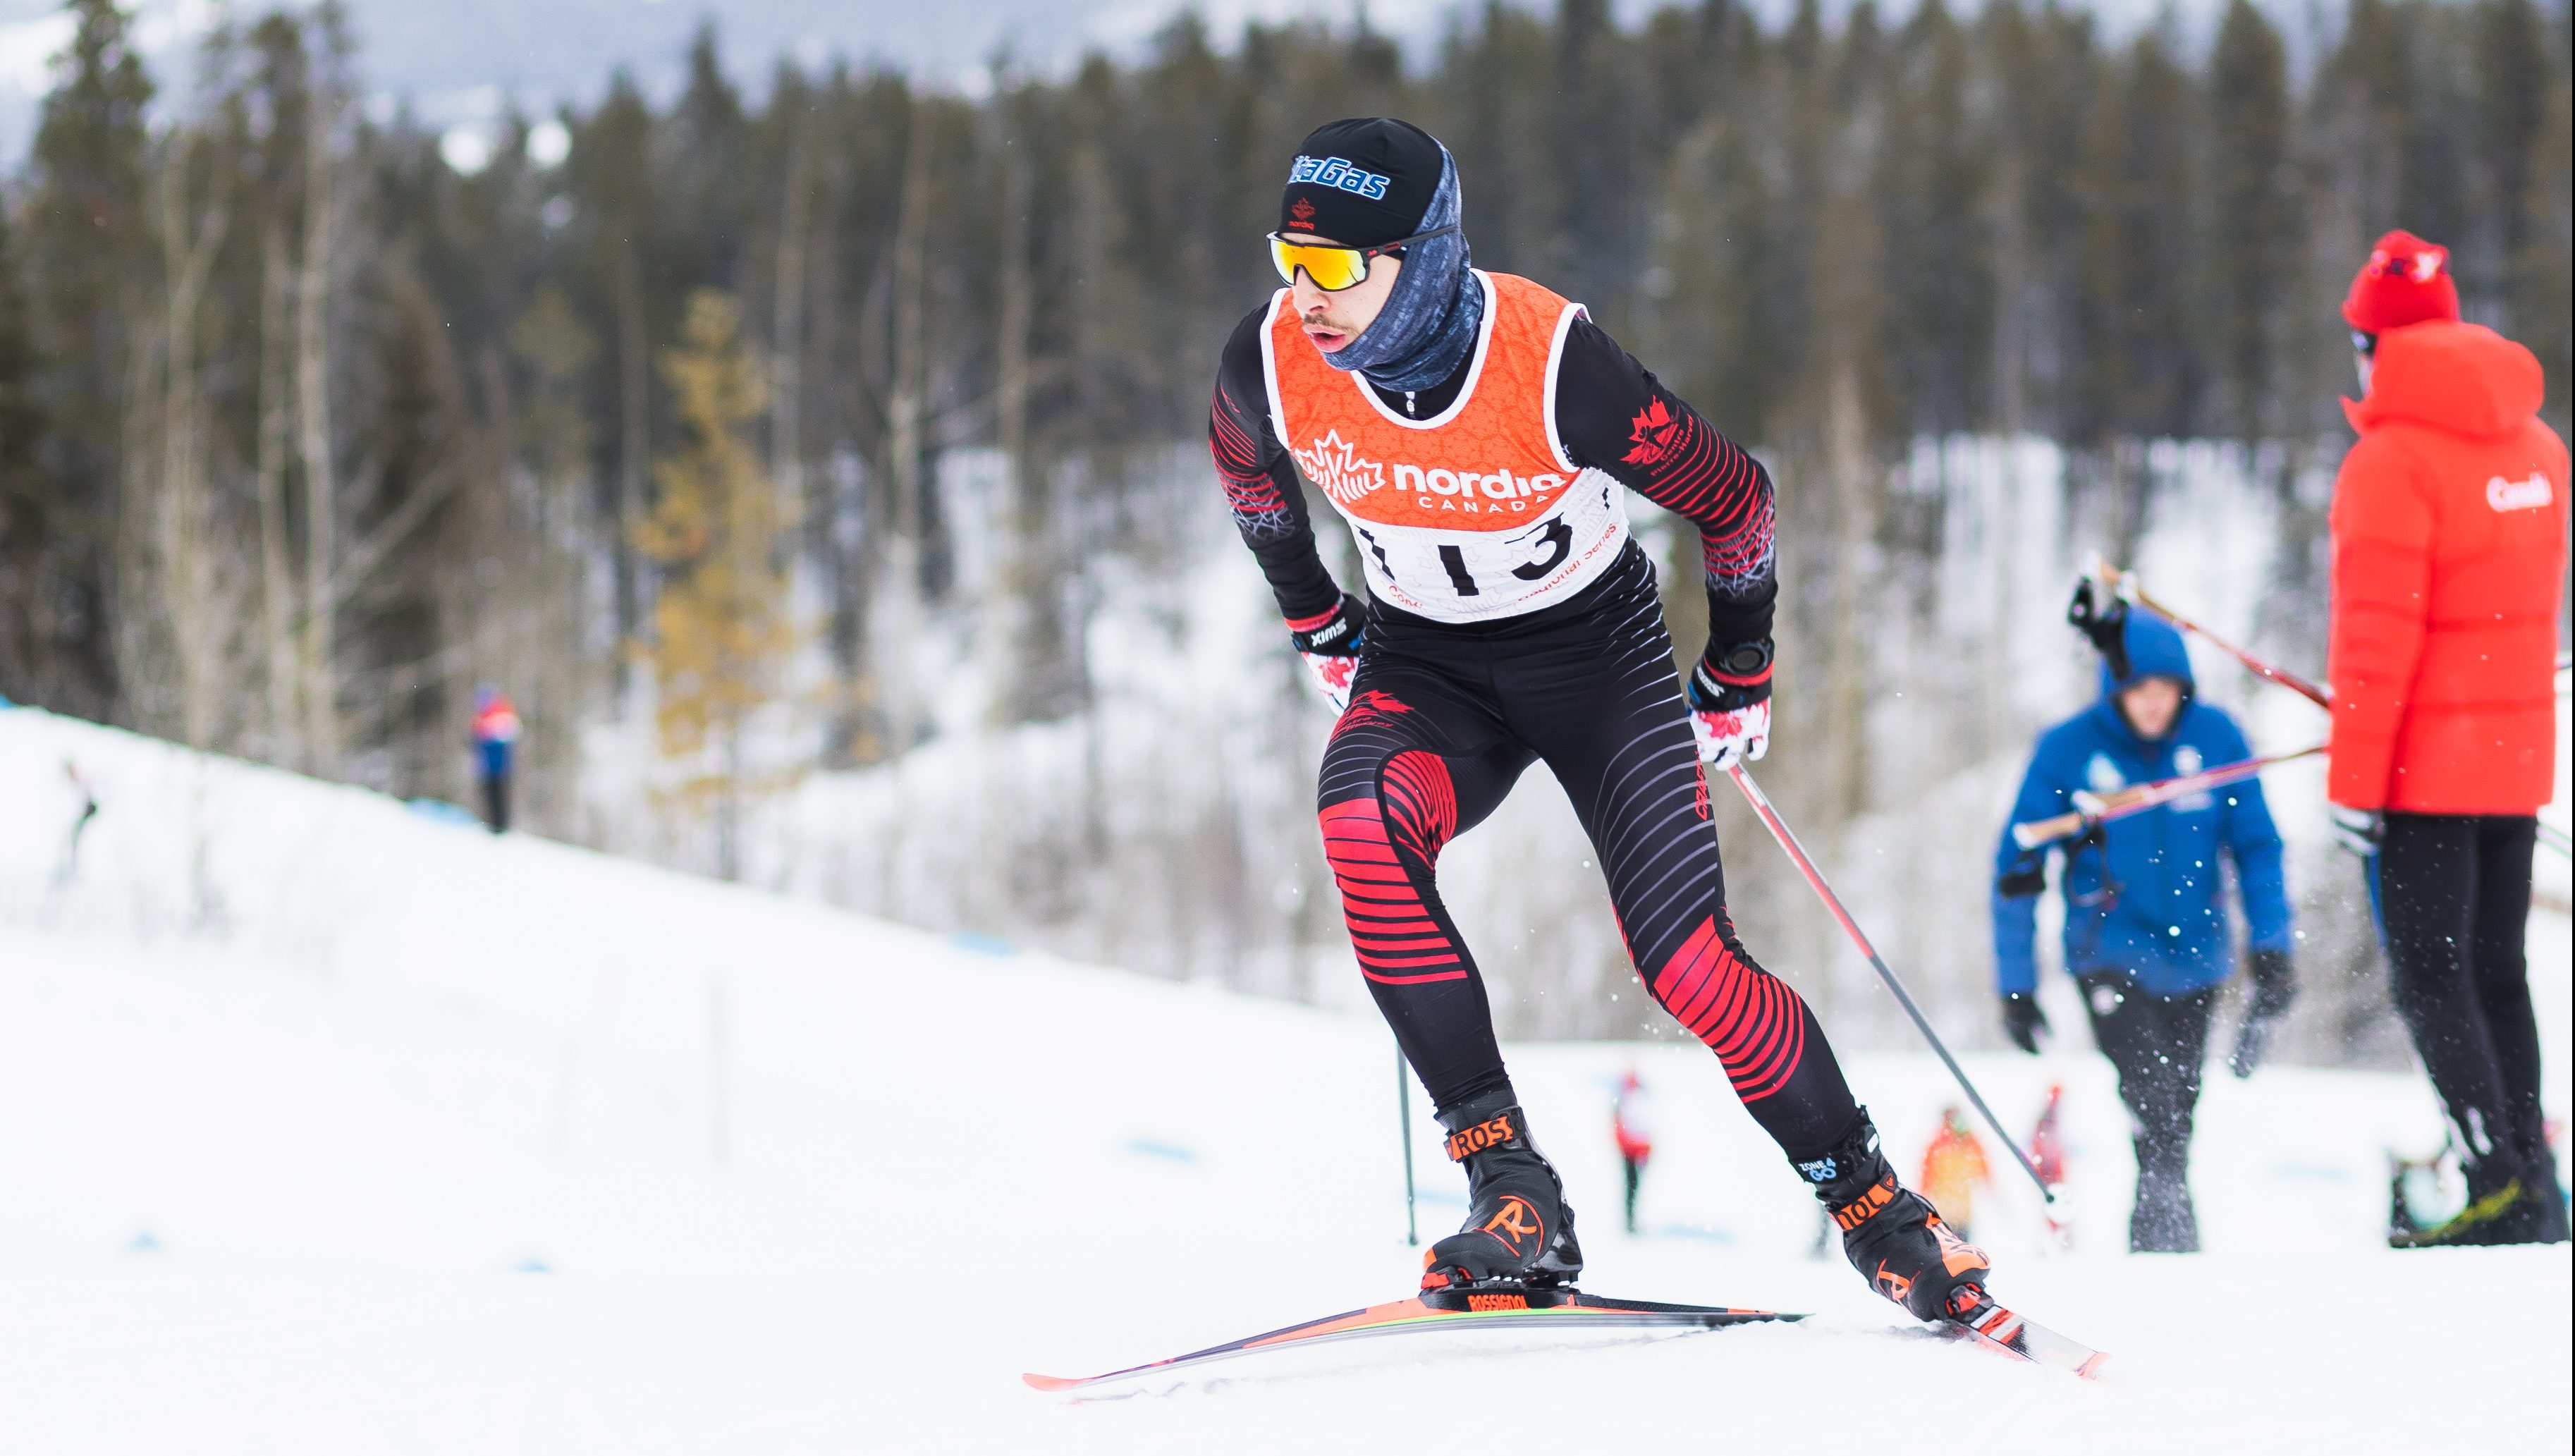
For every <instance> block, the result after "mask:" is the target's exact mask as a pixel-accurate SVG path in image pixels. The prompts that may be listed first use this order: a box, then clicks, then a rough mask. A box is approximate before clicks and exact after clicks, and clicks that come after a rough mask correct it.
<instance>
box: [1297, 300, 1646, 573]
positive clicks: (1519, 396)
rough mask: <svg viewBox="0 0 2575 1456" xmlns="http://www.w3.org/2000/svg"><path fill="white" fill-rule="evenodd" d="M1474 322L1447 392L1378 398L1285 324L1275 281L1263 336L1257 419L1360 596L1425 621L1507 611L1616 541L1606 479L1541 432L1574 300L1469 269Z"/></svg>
mask: <svg viewBox="0 0 2575 1456" xmlns="http://www.w3.org/2000/svg"><path fill="white" fill-rule="evenodd" d="M1472 278H1473V280H1474V282H1475V284H1476V285H1477V286H1479V287H1481V288H1483V290H1484V324H1483V332H1482V333H1481V335H1479V336H1478V337H1477V339H1476V341H1475V353H1474V356H1473V358H1472V360H1471V361H1470V362H1469V363H1468V365H1467V367H1466V383H1465V387H1464V388H1462V389H1460V390H1459V391H1458V392H1457V398H1456V400H1455V402H1454V403H1452V404H1450V405H1449V407H1448V408H1447V409H1446V410H1444V411H1442V412H1441V413H1439V414H1438V415H1435V416H1432V417H1430V418H1428V419H1422V420H1410V419H1406V418H1404V417H1403V416H1402V415H1400V414H1398V413H1396V412H1395V411H1393V410H1391V409H1388V408H1387V407H1386V405H1385V402H1384V401H1382V400H1380V399H1378V398H1377V396H1376V393H1375V392H1374V391H1372V390H1370V389H1369V388H1368V387H1367V384H1366V382H1365V381H1363V380H1361V379H1360V378H1359V376H1358V375H1357V374H1356V373H1355V372H1347V371H1342V370H1337V369H1334V368H1332V367H1331V366H1330V365H1329V364H1326V363H1324V362H1323V356H1322V353H1321V351H1319V350H1317V349H1315V348H1314V346H1313V345H1312V344H1311V343H1310V342H1308V341H1307V340H1306V338H1305V334H1304V331H1303V330H1302V329H1300V328H1299V327H1297V320H1296V309H1295V305H1294V303H1293V302H1292V301H1291V299H1290V297H1289V295H1288V292H1287V290H1286V289H1282V290H1280V292H1279V294H1278V296H1277V298H1276V299H1275V300H1274V301H1273V303H1272V307H1271V320H1270V328H1269V329H1268V330H1267V331H1266V332H1264V334H1263V335H1262V363H1263V364H1264V366H1265V367H1266V370H1267V373H1268V375H1269V382H1270V419H1271V423H1272V425H1273V426H1274V427H1275V428H1276V429H1277V430H1278V432H1279V438H1280V440H1281V441H1282V442H1284V443H1285V444H1286V445H1287V451H1288V454H1289V455H1290V456H1292V457H1293V458H1294V459H1295V462H1296V468H1297V469H1298V470H1300V471H1302V472H1304V474H1305V478H1306V479H1307V480H1309V481H1311V482H1313V484H1314V487H1315V489H1317V490H1319V491H1321V492H1322V493H1323V495H1324V496H1325V497H1326V498H1328V499H1329V500H1330V501H1331V503H1332V505H1333V507H1334V508H1335V509H1337V510H1338V511H1339V512H1340V513H1341V515H1342V516H1343V517H1344V518H1346V519H1347V520H1348V521H1349V523H1350V530H1351V531H1352V532H1353V533H1355V534H1356V535H1357V537H1358V543H1359V564H1360V568H1361V570H1363V571H1364V572H1365V573H1366V574H1367V582H1368V591H1369V594H1370V595H1371V596H1373V597H1375V598H1376V599H1377V600H1378V601H1380V602H1386V603H1390V604H1391V605H1393V606H1395V607H1397V608H1400V609H1401V610H1403V611H1405V612H1409V613H1412V614H1414V615H1415V616H1419V617H1426V618H1429V619H1431V620H1432V621H1435V622H1481V621H1484V620H1487V619H1490V618H1495V617H1513V616H1517V615H1519V614H1521V613H1524V612H1531V611H1535V610H1536V609H1538V608H1540V607H1543V606H1545V605H1547V604H1548V603H1551V602H1558V601H1562V600H1563V599H1565V598H1567V597H1570V596H1572V595H1573V594H1574V593H1576V592H1579V591H1581V590H1582V589H1583V588H1584V587H1587V586H1589V585H1590V584H1591V583H1592V582H1593V581H1594V580H1596V579H1597V578H1598V577H1599V576H1600V574H1601V573H1602V572H1605V571H1607V570H1608V568H1609V564H1610V563H1611V562H1613V561H1615V560H1616V559H1617V556H1618V550H1619V548H1620V547H1621V546H1623V545H1624V544H1625V543H1626V540H1627V513H1626V506H1625V500H1624V497H1623V496H1622V495H1621V493H1620V491H1619V487H1618V483H1617V482H1615V481H1613V480H1611V479H1610V478H1609V477H1607V476H1605V475H1602V474H1601V473H1600V472H1598V471H1595V470H1585V469H1582V468H1579V467H1577V466H1575V465H1574V464H1573V462H1572V461H1570V460H1568V459H1566V458H1565V456H1564V450H1563V446H1562V445H1561V444H1560V443H1559V442H1558V441H1557V439H1556V436H1555V372H1556V369H1557V367H1558V365H1559V363H1560V362H1561V360H1562V358H1563V353H1564V336H1565V332H1566V331H1567V330H1568V329H1570V328H1571V327H1572V326H1573V321H1574V319H1575V318H1577V317H1579V316H1580V315H1581V312H1582V310H1581V307H1580V306H1579V305H1577V304H1572V303H1567V302H1566V301H1565V300H1563V299H1561V298H1559V297H1557V296H1556V295H1554V294H1552V293H1550V292H1548V291H1547V290H1545V289H1543V288H1540V287H1539V286H1537V285H1536V284H1534V283H1531V282H1529V281H1528V280H1527V279H1524V278H1515V277H1512V276H1511V275H1510V274H1507V273H1485V272H1483V271H1481V270H1475V271H1474V272H1473V274H1472Z"/></svg>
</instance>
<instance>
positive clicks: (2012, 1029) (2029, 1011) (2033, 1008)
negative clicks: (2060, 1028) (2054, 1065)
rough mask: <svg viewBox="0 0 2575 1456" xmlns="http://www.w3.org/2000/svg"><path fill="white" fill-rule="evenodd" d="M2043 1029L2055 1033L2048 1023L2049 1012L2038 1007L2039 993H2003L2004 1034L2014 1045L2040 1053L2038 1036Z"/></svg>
mask: <svg viewBox="0 0 2575 1456" xmlns="http://www.w3.org/2000/svg"><path fill="white" fill-rule="evenodd" d="M2042 1031H2045V1032H2047V1033H2048V1034H2049V1035H2051V1036H2052V1035H2054V1034H2055V1032H2054V1031H2053V1030H2052V1029H2051V1028H2050V1027H2049V1026H2048V1024H2047V1013H2046V1012H2045V1011H2042V1010H2040V1009H2039V1008H2038V995H2037V993H2036V992H2033V991H2005V992H2004V993H2003V1034H2004V1035H2005V1036H2008V1037H2010V1038H2011V1039H2012V1045H2014V1046H2017V1047H2019V1048H2020V1049H2021V1050H2023V1051H2026V1052H2028V1053H2029V1054H2030V1055H2032V1056H2036V1055H2038V1036H2039V1033H2040V1032H2042Z"/></svg>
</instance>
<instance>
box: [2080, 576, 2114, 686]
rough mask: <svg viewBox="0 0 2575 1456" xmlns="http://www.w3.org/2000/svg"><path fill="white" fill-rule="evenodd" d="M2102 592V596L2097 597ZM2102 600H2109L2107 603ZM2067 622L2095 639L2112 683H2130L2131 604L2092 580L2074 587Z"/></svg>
mask: <svg viewBox="0 0 2575 1456" xmlns="http://www.w3.org/2000/svg"><path fill="white" fill-rule="evenodd" d="M2095 593H2099V596H2097V597H2096V596H2095V595H2094V594H2095ZM2101 598H2108V600H2107V601H2103V600H2101ZM2065 620H2066V621H2067V622H2068V623H2071V624H2072V625H2073V626H2074V628H2075V630H2077V631H2079V632H2081V633H2082V634H2083V635H2084V636H2085V637H2088V638H2090V639H2092V646H2094V647H2096V648H2099V649H2100V650H2101V660H2102V661H2103V662H2106V663H2108V664H2109V665H2110V681H2112V682H2114V683H2125V682H2127V681H2128V604H2127V603H2125V602H2122V601H2120V600H2119V599H2118V598H2116V597H2111V596H2109V594H2108V592H2107V591H2104V590H2103V589H2101V588H2100V587H2098V586H2097V585H2095V584H2094V582H2093V580H2092V579H2091V578H2090V577H2085V578H2084V579H2083V580H2082V581H2079V582H2077V583H2075V584H2074V600H2073V601H2071V602H2068V603H2066V604H2065Z"/></svg>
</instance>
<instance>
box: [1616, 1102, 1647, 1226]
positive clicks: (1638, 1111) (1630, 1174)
mask: <svg viewBox="0 0 2575 1456" xmlns="http://www.w3.org/2000/svg"><path fill="white" fill-rule="evenodd" d="M1645 1100H1646V1092H1645V1084H1644V1083H1642V1082H1640V1081H1638V1080H1636V1069H1635V1068H1634V1067H1629V1068H1627V1074H1626V1075H1625V1076H1623V1077H1620V1078H1619V1079H1618V1100H1617V1101H1616V1102H1615V1103H1613V1104H1611V1106H1610V1109H1609V1131H1610V1135H1612V1136H1614V1137H1616V1138H1617V1139H1618V1161H1620V1162H1622V1163H1625V1164H1626V1165H1627V1231H1628V1232H1629V1233H1634V1232H1635V1231H1636V1185H1637V1184H1638V1183H1640V1182H1642V1181H1644V1177H1645V1159H1647V1158H1649V1157H1652V1156H1653V1155H1654V1133H1653V1126H1652V1124H1651V1123H1650V1122H1649V1121H1647V1120H1646V1116H1645Z"/></svg>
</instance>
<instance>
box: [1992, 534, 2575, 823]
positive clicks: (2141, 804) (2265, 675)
mask: <svg viewBox="0 0 2575 1456" xmlns="http://www.w3.org/2000/svg"><path fill="white" fill-rule="evenodd" d="M2086 575H2088V576H2090V577H2091V578H2092V580H2094V581H2096V582H2098V583H2100V584H2101V585H2102V586H2103V587H2104V588H2107V589H2108V590H2109V591H2110V593H2111V594H2112V595H2114V596H2116V597H2117V598H2118V599H2119V600H2120V601H2122V602H2125V603H2127V604H2129V605H2130V606H2132V607H2142V608H2144V609H2145V610H2146V611H2148V612H2151V613H2153V614H2154V615H2156V616H2157V617H2160V618H2162V619H2163V620H2164V621H2166V622H2169V623H2171V624H2172V625H2173V626H2174V627H2176V628H2179V629H2180V630H2182V631H2183V632H2186V633H2189V634H2190V635H2191V636H2193V637H2196V638H2198V639H2199V640H2200V641H2202V642H2204V643H2207V644H2208V645H2209V646H2210V647H2213V648H2215V649H2217V650H2218V651H2219V652H2222V653H2224V654H2226V655H2227V656H2228V657H2230V658H2233V659H2234V660H2235V661H2237V662H2239V663H2242V664H2243V665H2244V667H2245V669H2246V671H2248V672H2250V673H2252V674H2253V676H2254V677H2257V678H2260V679H2262V680H2263V681H2264V682H2267V683H2277V684H2279V685H2280V686H2281V687H2283V688H2286V689H2288V690H2289V691H2290V692H2292V693H2295V694H2297V695H2298V696H2299V697H2301V698H2304V699H2306V700H2307V701H2308V702H2310V703H2312V704H2314V705H2315V706H2316V707H2318V708H2323V709H2330V708H2332V706H2333V693H2332V691H2331V690H2330V689H2328V688H2326V687H2324V686H2323V685H2321V684H2317V683H2311V682H2309V681H2307V680H2306V679H2304V678H2301V677H2299V676H2298V675H2297V674H2295V673H2292V672H2290V671H2289V670H2287V669H2286V668H2282V667H2278V666H2276V665H2274V664H2272V663H2268V662H2265V661H2263V660H2262V659H2261V658H2258V657H2255V656H2254V655H2253V654H2251V653H2249V652H2246V651H2245V650H2244V649H2242V648H2240V647H2237V646H2236V645H2235V644H2234V643H2231V642H2229V641H2227V640H2226V639H2225V638H2222V637H2220V636H2218V635H2217V634H2216V633H2214V632H2211V631H2209V630H2208V629H2207V628H2206V627H2204V626H2202V625H2201V624H2199V623H2197V622H2194V621H2192V620H2191V619H2189V618H2187V617H2184V616H2183V615H2181V614H2180V613H2178V612H2175V611H2174V610H2172V609H2171V608H2170V607H2167V606H2165V605H2164V604H2163V603H2161V602H2158V601H2156V600H2155V599H2154V598H2153V597H2152V596H2151V595H2149V594H2148V593H2147V591H2146V589H2145V585H2144V583H2142V582H2140V581H2139V580H2138V579H2137V575H2136V573H2134V572H2130V571H2123V570H2121V569H2120V568H2118V567H2114V566H2112V565H2111V564H2110V563H2109V562H2108V561H2106V560H2103V559H2102V558H2100V557H2094V558H2093V559H2092V567H2091V570H2090V571H2089V572H2088V573H2086ZM2567 670H2568V659H2567V657H2566V655H2564V654H2560V655H2559V656H2558V660H2557V671H2559V672H2561V673H2563V672H2566V671H2567ZM2323 751H2325V744H2323V743H2318V744H2316V745H2315V746H2314V747H2312V748H2300V749H2299V750H2298V751H2296V752H2294V753H2272V754H2268V755H2266V756H2264V757H2259V758H2247V759H2246V760H2244V761H2243V762H2241V763H2228V764H2224V765H2222V766H2219V767H2216V768H2209V769H2204V770H2202V771H2200V772H2197V773H2184V774H2182V775H2180V776H2178V777H2174V778H2163V779H2158V780H2156V781H2155V782H2152V783H2138V784H2132V785H2130V786H2129V787H2126V788H2121V789H2117V790H2115V791H2113V792H2110V793H2104V794H2097V795H2095V794H2088V793H2077V794H2075V795H2074V809H2073V811H2072V812H2070V813H2062V814H2057V815H2055V816H2054V817H2052V818H2044V819H2033V820H2031V821H2029V822H2028V823H2020V824H2014V825H2012V830H2011V832H2012V842H2013V843H2016V844H2018V845H2020V846H2021V847H2022V848H2024V849H2035V848H2037V847H2038V846H2039V845H2041V844H2048V843H2053V842H2055V841H2056V840H2058V839H2065V838H2071V837H2073V836H2074V835H2077V834H2083V833H2089V832H2091V830H2092V828H2093V827H2094V826H2095V825H2097V824H2102V823H2106V822H2108V821H2110V820H2111V819H2116V818H2123V817H2125V816H2127V815H2129V814H2132V813H2140V812H2143V811H2144V810H2146V809H2150V808H2153V807H2155V806H2156V805H2158V804H2164V803H2170V802H2172V801H2173V800H2174V799H2176V798H2182V797H2186V796H2188V795H2190V794H2193V793H2199V792H2202V791H2204V790H2207V789H2211V788H2218V787H2223V786H2224V785H2226V784H2229V783H2234V782H2238V781H2240V780H2242V779H2246V778H2250V777H2252V776H2253V775H2254V774H2256V773H2259V772H2261V771H2262V770H2263V769H2265V768H2268V767H2270V766H2272V765H2273V764H2275V763H2286V762H2289V761H2291V760H2293V759H2297V758H2304V757H2308V756H2311V755H2313V754H2316V753H2321V752H2323ZM2539 840H2540V842H2541V843H2543V844H2546V845H2547V846H2548V847H2549V848H2551V849H2554V850H2556V851H2557V852H2558V853H2560V854H2567V855H2570V856H2575V843H2570V842H2569V840H2568V838H2567V834H2566V831H2565V830H2564V829H2561V828H2559V827H2557V826H2556V825H2555V824H2552V823H2549V822H2547V821H2546V820H2544V819H2543V820H2541V821H2540V825H2539Z"/></svg>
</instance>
